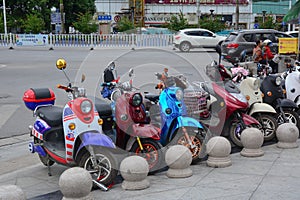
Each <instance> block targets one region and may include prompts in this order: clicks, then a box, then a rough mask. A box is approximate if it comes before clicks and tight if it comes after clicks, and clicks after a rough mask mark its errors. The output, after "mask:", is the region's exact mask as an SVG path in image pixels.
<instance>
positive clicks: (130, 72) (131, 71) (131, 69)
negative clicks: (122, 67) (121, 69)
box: [129, 68, 133, 77]
mask: <svg viewBox="0 0 300 200" xmlns="http://www.w3.org/2000/svg"><path fill="white" fill-rule="evenodd" d="M132 75H133V68H130V70H129V77H132Z"/></svg>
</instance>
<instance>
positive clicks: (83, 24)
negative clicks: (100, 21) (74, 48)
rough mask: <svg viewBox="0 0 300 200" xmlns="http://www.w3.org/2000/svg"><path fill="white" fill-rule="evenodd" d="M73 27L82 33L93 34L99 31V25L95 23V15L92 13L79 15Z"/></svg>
mask: <svg viewBox="0 0 300 200" xmlns="http://www.w3.org/2000/svg"><path fill="white" fill-rule="evenodd" d="M73 26H74V28H75V29H76V30H78V31H79V32H80V33H93V32H96V31H97V28H98V25H97V24H96V23H95V22H94V21H93V15H92V14H91V13H85V14H83V13H80V14H78V18H77V21H76V22H74V23H73Z"/></svg>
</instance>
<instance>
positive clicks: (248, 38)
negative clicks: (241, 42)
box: [243, 34, 252, 42]
mask: <svg viewBox="0 0 300 200" xmlns="http://www.w3.org/2000/svg"><path fill="white" fill-rule="evenodd" d="M243 38H244V39H245V40H246V41H247V42H252V40H251V38H252V34H245V35H243Z"/></svg>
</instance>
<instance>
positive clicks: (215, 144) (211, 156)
mask: <svg viewBox="0 0 300 200" xmlns="http://www.w3.org/2000/svg"><path fill="white" fill-rule="evenodd" d="M206 152H207V154H208V159H207V161H206V164H207V165H208V166H209V167H216V168H219V167H228V166H231V159H230V152H231V144H230V142H229V141H228V140H227V139H226V138H225V137H222V136H215V137H212V138H211V139H210V140H209V141H208V142H207V144H206Z"/></svg>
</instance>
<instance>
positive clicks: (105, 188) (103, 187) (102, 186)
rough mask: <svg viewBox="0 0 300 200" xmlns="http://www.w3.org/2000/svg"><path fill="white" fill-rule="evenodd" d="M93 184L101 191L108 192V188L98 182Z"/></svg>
mask: <svg viewBox="0 0 300 200" xmlns="http://www.w3.org/2000/svg"><path fill="white" fill-rule="evenodd" d="M93 183H95V184H96V185H97V186H98V187H99V188H100V189H101V190H103V191H105V192H106V191H108V188H107V187H106V186H105V185H103V184H101V183H99V182H97V181H96V180H93Z"/></svg>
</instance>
